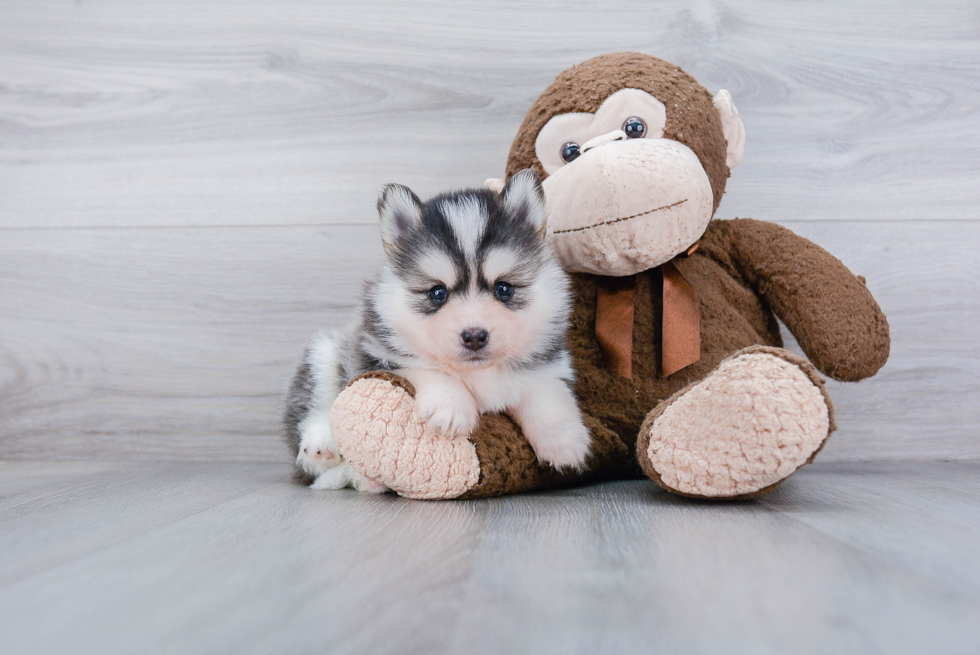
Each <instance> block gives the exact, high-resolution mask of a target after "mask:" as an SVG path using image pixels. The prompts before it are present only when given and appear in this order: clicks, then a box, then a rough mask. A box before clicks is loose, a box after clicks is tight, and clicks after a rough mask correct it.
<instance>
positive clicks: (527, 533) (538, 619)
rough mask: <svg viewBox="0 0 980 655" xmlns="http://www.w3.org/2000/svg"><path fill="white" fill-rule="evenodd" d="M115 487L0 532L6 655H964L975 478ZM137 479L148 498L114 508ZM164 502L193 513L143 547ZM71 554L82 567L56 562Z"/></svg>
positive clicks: (185, 470)
mask: <svg viewBox="0 0 980 655" xmlns="http://www.w3.org/2000/svg"><path fill="white" fill-rule="evenodd" d="M23 465H25V464H24V463H8V464H6V465H5V470H11V469H13V470H16V469H17V467H19V466H23ZM26 465H27V466H31V467H34V468H33V471H34V474H35V475H36V474H39V471H38V468H37V467H38V466H39V465H38V464H36V463H26ZM46 466H49V467H50V468H51V470H52V471H59V470H61V469H62V468H63V467H66V466H67V467H71V466H73V464H68V463H51V464H47V465H46ZM116 466H118V467H119V468H118V470H117V473H118V474H117V475H115V476H107V477H106V478H104V479H103V480H102V481H101V483H99V484H98V487H99V492H98V494H94V493H93V494H88V493H81V494H79V495H76V496H71V495H65V494H64V493H63V492H62V491H61V490H58V489H52V493H51V495H50V497H48V498H39V499H37V501H35V502H34V503H33V504H22V505H18V506H16V507H13V508H6V509H0V521H4V522H5V525H6V526H14V527H13V530H4V531H3V532H2V533H0V534H3V535H4V539H7V540H17V541H18V542H19V543H20V544H22V547H20V548H18V549H17V550H15V551H13V552H11V554H10V555H8V556H6V557H5V561H4V566H5V567H9V569H10V570H13V569H16V568H17V567H18V565H19V564H22V563H30V562H33V561H35V560H36V559H37V558H42V559H43V558H47V557H50V558H52V561H51V563H50V565H49V566H46V567H44V568H43V569H39V570H33V571H31V572H30V573H29V574H27V575H25V576H22V577H20V578H18V579H16V580H6V581H3V582H0V629H2V632H3V634H4V637H5V646H6V648H7V649H9V650H11V651H12V652H18V653H25V654H26V653H35V652H36V653H46V652H52V651H58V652H67V653H74V652H79V653H82V652H105V653H116V652H119V653H128V652H146V653H156V652H187V653H208V652H216V651H217V652H242V653H252V652H255V653H261V652H313V651H315V652H323V651H326V652H331V653H355V652H358V653H360V652H376V653H412V652H425V653H458V652H476V653H484V652H485V653H501V652H508V653H511V652H513V653H523V652H528V653H559V652H560V653H595V652H635V651H639V652H655V653H692V652H697V653H742V652H745V653H786V652H794V653H840V652H868V653H878V652H888V653H921V652H929V653H966V652H975V651H976V649H977V647H978V646H980V628H978V625H980V624H978V623H977V622H976V621H975V618H976V616H977V615H978V612H980V591H978V589H980V587H978V586H977V584H976V582H977V581H978V580H980V535H978V531H977V528H976V526H977V525H978V519H980V503H978V502H976V501H977V494H978V487H977V484H978V482H977V480H978V479H980V476H978V473H980V468H978V467H980V465H978V464H977V463H970V464H957V463H915V462H902V463H882V462H878V463H874V464H853V463H837V464H828V465H825V466H812V467H808V468H807V469H805V470H804V471H803V472H801V473H800V474H799V475H798V476H796V477H794V478H793V480H791V481H790V482H789V483H787V484H786V485H784V486H783V487H781V488H779V489H778V490H777V491H776V492H775V493H774V494H773V495H772V496H769V497H768V498H766V499H765V500H763V501H760V502H749V503H735V504H709V503H702V502H694V501H689V500H686V499H683V498H678V497H675V496H671V495H669V494H667V493H665V492H663V491H660V490H659V489H657V488H656V487H655V486H654V485H653V483H651V482H648V481H647V482H622V483H612V484H606V485H596V486H591V487H585V488H579V489H575V490H568V491H563V492H551V493H542V494H532V495H525V496H513V497H507V498H502V499H493V500H487V501H464V502H446V503H432V502H418V501H408V500H404V499H399V498H396V497H392V496H382V497H378V496H368V495H362V494H357V493H355V492H312V491H309V490H307V489H304V488H302V487H298V486H295V485H292V484H290V483H289V482H286V481H285V480H284V479H282V478H283V476H284V475H285V471H284V469H283V467H281V466H276V465H264V466H263V465H244V464H214V465H211V466H202V465H196V464H190V463H182V464H179V465H166V464H152V465H150V464H117V465H116ZM127 467H130V468H127ZM69 470H70V469H69ZM137 471H138V472H139V474H140V476H141V477H142V479H143V481H144V483H145V487H144V488H145V489H147V490H151V489H152V490H155V492H156V495H154V494H151V493H143V494H138V495H137V496H136V497H133V496H132V494H131V493H130V488H131V483H130V481H129V480H128V479H127V477H126V474H127V473H136V472H137ZM273 478H278V479H279V480H280V481H279V482H271V483H270V481H271V480H272V479H273ZM245 480H252V481H253V482H255V483H256V486H255V487H253V488H251V489H249V488H248V487H247V486H245V485H243V481H245ZM171 494H178V495H183V496H185V497H186V498H191V497H198V498H199V499H200V501H201V503H202V508H201V509H200V511H196V512H187V513H186V514H185V515H183V516H176V515H173V516H171V517H170V519H169V520H162V521H160V522H159V523H157V524H156V525H147V524H146V519H145V517H144V516H143V514H149V515H152V514H154V513H155V512H156V510H157V509H159V508H160V507H161V505H160V504H159V499H160V498H165V497H168V496H170V495H171ZM96 496H98V497H101V498H103V501H102V502H101V504H100V505H99V506H96V504H95V502H94V500H95V498H96ZM214 499H222V502H213V501H214ZM140 509H142V510H144V512H142V513H141V512H140V511H139V510H140ZM76 510H77V511H78V513H77V516H76V517H75V518H72V517H73V515H74V514H75V511H76ZM32 519H33V520H32ZM65 520H67V523H66V524H64V532H61V533H59V525H62V524H63V523H62V521H65ZM81 527H85V528H86V533H85V534H82V533H81V532H80V531H79V528H81ZM120 533H123V534H127V535H129V536H128V538H126V539H119V538H118V537H117V535H118V534H120ZM10 534H12V535H13V536H8V535H10ZM81 539H87V540H89V542H93V543H94V542H100V543H101V544H102V545H101V547H99V548H93V549H89V550H88V551H87V552H81V553H74V552H72V551H71V548H70V546H71V545H72V544H74V543H78V541H79V540H81ZM4 552H5V555H6V554H7V552H8V551H6V550H5V551H4ZM59 559H60V561H55V560H59Z"/></svg>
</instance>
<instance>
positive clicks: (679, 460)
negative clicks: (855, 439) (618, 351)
mask: <svg viewBox="0 0 980 655" xmlns="http://www.w3.org/2000/svg"><path fill="white" fill-rule="evenodd" d="M834 427H835V426H834V412H833V405H831V402H830V397H829V396H828V395H827V392H826V390H825V389H824V385H823V380H822V379H821V378H820V377H819V376H818V375H817V372H816V370H815V369H814V368H813V366H812V365H810V363H809V362H807V361H805V360H803V359H801V358H799V357H797V356H796V355H793V354H792V353H790V352H787V351H785V350H783V349H781V348H768V347H763V346H755V347H752V348H746V349H744V350H741V351H739V352H737V353H735V354H734V355H732V356H731V357H729V358H728V359H726V360H725V361H723V362H722V363H721V364H720V365H719V366H718V368H717V369H715V370H714V371H713V372H712V373H711V374H710V375H708V376H707V377H706V378H704V379H703V380H701V381H699V382H696V383H694V384H692V385H690V386H689V387H687V388H685V389H682V390H681V391H679V392H677V393H676V394H674V395H673V396H672V397H671V398H669V399H667V400H666V401H664V402H663V403H661V404H660V405H659V406H658V407H657V408H656V409H654V410H653V411H652V412H650V414H649V415H647V418H646V420H645V421H644V423H643V426H642V427H641V428H640V434H639V438H638V440H637V457H638V459H639V460H640V465H641V466H642V467H643V470H644V471H645V472H646V474H647V475H648V476H649V477H650V478H651V479H652V480H654V481H655V482H657V484H659V485H660V486H662V487H664V488H665V489H667V490H669V491H673V492H675V493H679V494H682V495H685V496H692V497H697V498H725V499H741V498H751V497H753V496H758V495H762V494H764V493H767V492H768V491H770V490H772V489H773V488H774V487H775V486H776V485H778V484H780V483H781V482H783V481H784V480H785V479H786V478H788V477H789V476H790V475H791V474H792V473H793V472H795V471H796V470H797V469H799V468H800V467H801V466H803V465H804V464H807V463H809V462H810V461H812V460H813V458H814V457H815V456H816V454H817V452H818V451H819V450H820V448H821V447H822V446H823V444H824V442H825V441H826V440H827V437H829V436H830V433H831V432H833V430H834Z"/></svg>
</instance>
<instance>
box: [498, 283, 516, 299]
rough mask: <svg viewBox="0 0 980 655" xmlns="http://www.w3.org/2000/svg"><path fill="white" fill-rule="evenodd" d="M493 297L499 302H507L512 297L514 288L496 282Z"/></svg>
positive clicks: (510, 285)
mask: <svg viewBox="0 0 980 655" xmlns="http://www.w3.org/2000/svg"><path fill="white" fill-rule="evenodd" d="M493 296H494V298H496V299H497V300H499V301H500V302H507V301H508V300H510V299H511V298H513V297H514V286H513V285H512V284H509V283H507V282H497V286H495V287H494V288H493Z"/></svg>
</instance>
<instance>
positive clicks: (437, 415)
mask: <svg viewBox="0 0 980 655" xmlns="http://www.w3.org/2000/svg"><path fill="white" fill-rule="evenodd" d="M415 407H416V411H417V412H418V413H419V416H421V417H422V419H423V420H424V421H425V422H426V423H427V424H428V425H429V427H431V428H433V429H435V430H437V431H438V432H441V433H442V434H444V435H447V436H450V437H468V436H469V435H470V434H471V433H472V432H473V430H475V429H476V426H477V425H479V424H480V410H479V408H478V407H477V406H476V400H474V398H473V396H472V395H471V394H470V393H469V391H466V389H465V388H463V389H462V391H450V390H448V389H439V390H433V391H430V392H426V391H422V390H419V391H418V393H417V395H416V397H415Z"/></svg>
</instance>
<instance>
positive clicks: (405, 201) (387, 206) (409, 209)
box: [378, 184, 422, 252]
mask: <svg viewBox="0 0 980 655" xmlns="http://www.w3.org/2000/svg"><path fill="white" fill-rule="evenodd" d="M378 216H379V218H380V219H381V242H382V243H384V246H385V251H386V252H391V251H392V250H394V248H395V244H396V243H397V242H398V240H399V239H401V238H403V237H404V236H405V235H406V234H408V232H409V230H411V229H412V228H413V227H414V226H415V225H416V224H418V223H419V222H420V221H421V220H422V201H420V200H419V198H418V196H416V195H415V194H414V193H412V190H411V189H409V188H408V187H407V186H404V185H401V184H386V185H384V187H382V189H381V194H380V195H379V196H378Z"/></svg>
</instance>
